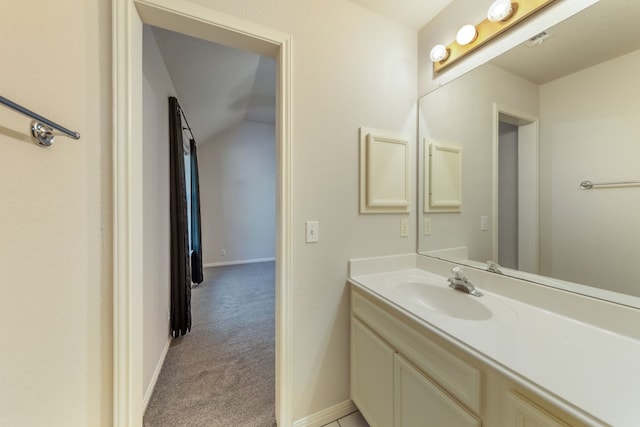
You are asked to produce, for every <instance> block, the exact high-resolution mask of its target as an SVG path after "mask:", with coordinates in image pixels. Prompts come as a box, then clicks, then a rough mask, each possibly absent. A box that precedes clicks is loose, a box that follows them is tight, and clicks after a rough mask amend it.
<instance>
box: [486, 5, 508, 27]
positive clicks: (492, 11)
mask: <svg viewBox="0 0 640 427" xmlns="http://www.w3.org/2000/svg"><path fill="white" fill-rule="evenodd" d="M512 14H513V6H512V5H511V0H496V1H494V2H493V3H492V4H491V6H489V11H488V12H487V19H488V20H489V21H491V22H500V21H506V20H507V19H509V18H510V17H511V15H512Z"/></svg>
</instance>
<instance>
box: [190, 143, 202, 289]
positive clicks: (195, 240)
mask: <svg viewBox="0 0 640 427" xmlns="http://www.w3.org/2000/svg"><path fill="white" fill-rule="evenodd" d="M189 150H190V155H191V281H192V282H193V283H202V281H203V280H204V278H203V275H202V243H201V240H202V234H201V232H200V225H201V224H200V180H199V176H198V148H197V147H196V141H195V140H194V139H193V138H191V141H190V142H189Z"/></svg>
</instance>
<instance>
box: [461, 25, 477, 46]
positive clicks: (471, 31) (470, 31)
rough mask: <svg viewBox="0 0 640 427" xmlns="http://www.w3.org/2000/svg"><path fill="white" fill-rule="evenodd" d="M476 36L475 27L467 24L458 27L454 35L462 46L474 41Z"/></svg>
mask: <svg viewBox="0 0 640 427" xmlns="http://www.w3.org/2000/svg"><path fill="white" fill-rule="evenodd" d="M477 36H478V31H476V27H474V26H473V25H471V24H469V25H465V26H464V27H462V28H460V30H459V31H458V34H457V35H456V41H457V42H458V44H459V45H460V46H464V45H467V44H469V43H471V42H472V41H474V40H475V39H476V37H477Z"/></svg>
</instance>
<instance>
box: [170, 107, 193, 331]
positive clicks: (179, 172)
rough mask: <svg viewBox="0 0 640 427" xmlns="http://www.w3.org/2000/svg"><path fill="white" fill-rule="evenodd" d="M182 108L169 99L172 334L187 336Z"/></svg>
mask: <svg viewBox="0 0 640 427" xmlns="http://www.w3.org/2000/svg"><path fill="white" fill-rule="evenodd" d="M180 114H181V113H180V105H179V104H178V100H177V99H176V98H174V97H169V146H170V147H169V163H170V165H169V179H170V184H169V191H170V192H171V194H170V197H169V199H170V201H169V209H170V211H171V215H170V217H171V218H170V220H171V334H172V335H173V336H174V337H177V336H180V335H185V334H186V333H187V332H189V331H190V330H191V269H190V265H189V240H188V239H189V228H188V227H189V226H188V223H187V221H188V219H187V183H186V177H185V169H184V146H183V145H182V144H183V142H182V120H181V118H180Z"/></svg>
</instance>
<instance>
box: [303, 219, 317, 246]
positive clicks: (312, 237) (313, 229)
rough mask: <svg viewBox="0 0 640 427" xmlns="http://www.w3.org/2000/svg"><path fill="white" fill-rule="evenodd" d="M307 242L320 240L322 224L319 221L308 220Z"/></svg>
mask: <svg viewBox="0 0 640 427" xmlns="http://www.w3.org/2000/svg"><path fill="white" fill-rule="evenodd" d="M306 224H307V238H306V242H307V243H317V242H318V241H319V240H320V235H319V233H320V224H319V223H318V221H307V223H306Z"/></svg>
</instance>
